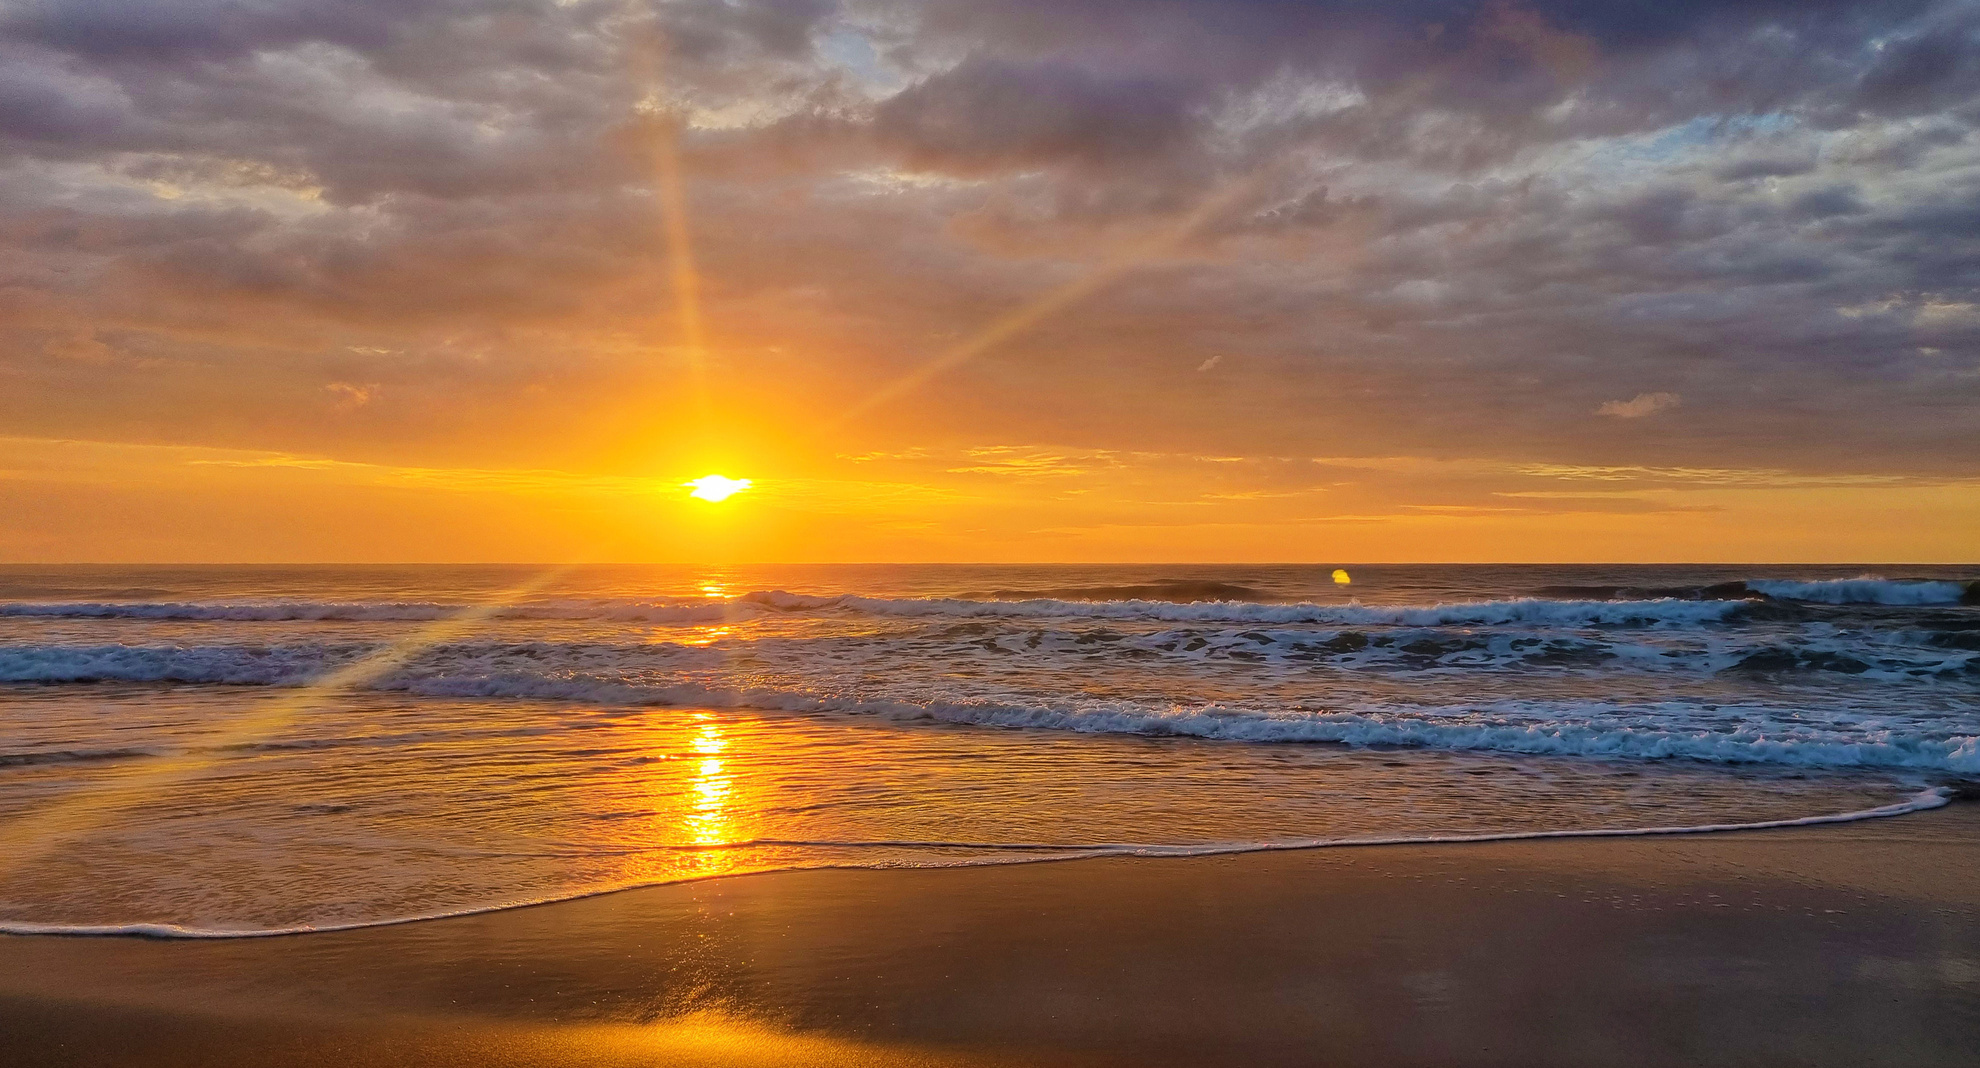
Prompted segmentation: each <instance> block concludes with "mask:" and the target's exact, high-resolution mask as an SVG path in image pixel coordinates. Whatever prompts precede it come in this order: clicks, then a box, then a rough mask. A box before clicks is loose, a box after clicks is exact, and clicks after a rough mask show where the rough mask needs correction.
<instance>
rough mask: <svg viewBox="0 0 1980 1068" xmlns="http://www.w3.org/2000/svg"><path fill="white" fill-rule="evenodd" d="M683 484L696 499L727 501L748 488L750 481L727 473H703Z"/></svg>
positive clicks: (689, 494)
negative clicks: (729, 475) (731, 476)
mask: <svg viewBox="0 0 1980 1068" xmlns="http://www.w3.org/2000/svg"><path fill="white" fill-rule="evenodd" d="M681 485H682V486H685V487H687V490H688V496H690V497H693V498H694V499H695V500H698V501H726V500H728V499H729V498H731V497H733V496H735V495H736V494H738V493H741V492H742V491H744V490H746V489H748V488H749V486H750V482H749V479H746V478H730V477H728V476H727V475H703V476H701V477H700V478H697V479H693V480H691V481H688V482H683V483H681Z"/></svg>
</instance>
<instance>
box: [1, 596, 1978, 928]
mask: <svg viewBox="0 0 1980 1068" xmlns="http://www.w3.org/2000/svg"><path fill="white" fill-rule="evenodd" d="M1976 575H1980V568H1975V567H1963V568H1962V567H1925V566H1912V565H1904V566H1870V565H1855V566H1848V567H1808V566H1763V565H1739V566H1685V565H1669V566H1663V565H1660V566H1526V565H1522V566H1473V565H1448V566H1396V565H1382V566H1372V565H1371V566H1356V565H1322V566H1269V567H1268V566H1207V565H1204V566H1198V565H1192V566H1180V565H1178V566H1163V567H1154V566H947V565H944V566H922V565H912V566H911V565H900V566H879V565H874V566H814V567H760V568H750V567H740V568H704V569H689V568H679V567H657V566H656V567H633V566H623V567H620V566H614V567H583V568H544V567H526V566H500V567H497V566H473V567H469V566H446V567H440V566H417V567H415V566H395V567H380V566H370V567H357V566H315V567H272V566H270V567H245V566H226V567H221V566H213V567H121V566H118V567H113V566H45V567H27V566H11V567H6V568H4V569H0V847H3V848H0V930H5V931H14V932H63V933H130V934H149V935H156V936H179V937H240V936H252V935H265V934H278V933H293V932H301V931H309V930H323V929H333V928H347V927H354V926H367V925H375V924H387V923H398V922H405V921H409V920H416V919H422V918H431V917H438V916H446V915H457V914H462V913H468V912H477V911H485V910H490V909H499V908H508V907H515V906H519V905H526V904H532V903H538V902H544V901H552V900H560V899H565V898H571V897H577V896H583V895H588V894H596V893H602V892H607V891H612V890H618V889H624V888H629V887H634V886H643V885H651V884H656V883H664V882H671V881H678V880H684V879H695V878H705V877H709V876H716V875H733V874H741V873H746V872H756V871H771V870H782V869H791V868H816V867H835V866H838V867H886V866H911V865H922V866H927V865H965V864H994V863H1014V862H1025V861H1039V860H1059V859H1069V858H1075V857H1085V856H1095V855H1109V854H1146V855H1184V854H1194V853H1217V852H1230V851H1241V850H1256V849H1275V848H1311V847H1316V846H1347V845H1358V844H1365V843H1371V842H1383V841H1395V840H1411V841H1421V840H1441V839H1452V838H1460V839H1462V838H1475V837H1496V836H1507V837H1518V836H1533V835H1559V834H1592V833H1601V834H1608V833H1671V832H1681V831H1686V830H1697V829H1711V828H1718V827H1724V826H1728V825H1748V824H1768V823H1778V822H1799V821H1810V820H1816V821H1821V820H1831V819H1858V818H1872V817H1878V816H1887V815H1894V814H1901V813H1903V812H1906V811H1913V810H1916V809H1919V808H1924V807H1932V806H1935V805H1938V804H1942V803H1944V800H1945V798H1946V797H1947V796H1949V792H1950V790H1951V789H1952V788H1953V786H1954V785H1956V784H1958V783H1960V782H1961V781H1962V780H1966V779H1971V778H1974V777H1980V586H1976V585H1975V584H1974V580H1975V577H1976ZM326 678H328V679H331V680H332V681H333V682H335V683H337V685H334V686H322V685H318V684H319V683H320V682H322V680H325V679H326Z"/></svg>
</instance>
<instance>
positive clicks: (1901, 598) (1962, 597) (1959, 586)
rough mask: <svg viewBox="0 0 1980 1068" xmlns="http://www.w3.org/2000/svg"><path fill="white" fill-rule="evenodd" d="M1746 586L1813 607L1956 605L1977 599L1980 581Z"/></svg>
mask: <svg viewBox="0 0 1980 1068" xmlns="http://www.w3.org/2000/svg"><path fill="white" fill-rule="evenodd" d="M1747 585H1748V586H1750V587H1752V588H1753V589H1755V590H1758V591H1759V592H1761V593H1764V594H1766V595H1767V596H1769V597H1775V598H1779V599H1781V600H1787V601H1810V602H1813V603H1816V604H1889V605H1924V604H1960V603H1962V602H1963V601H1964V602H1968V603H1971V602H1972V601H1973V600H1976V599H1980V596H1977V595H1976V591H1980V582H1940V581H1932V580H1925V579H1914V580H1906V579H1882V578H1874V577H1871V576H1864V577H1863V578H1853V579H1827V580H1823V581H1818V582H1790V581H1786V580H1774V579H1756V580H1752V581H1749V582H1747Z"/></svg>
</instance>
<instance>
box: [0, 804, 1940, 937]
mask: <svg viewBox="0 0 1980 1068" xmlns="http://www.w3.org/2000/svg"><path fill="white" fill-rule="evenodd" d="M1953 793H1954V791H1953V790H1952V788H1950V787H1944V786H1939V787H1932V788H1929V789H1926V790H1921V791H1919V792H1918V793H1915V794H1913V795H1911V796H1910V797H1907V798H1905V799H1904V800H1902V801H1897V802H1893V803H1891V804H1888V805H1878V806H1876V807H1874V808H1865V809H1856V810H1854V811H1850V812H1836V813H1823V814H1820V815H1814V816H1797V817H1793V818H1789V819H1778V820H1755V821H1752V822H1747V823H1703V824H1689V825H1682V826H1652V827H1577V828H1563V829H1558V830H1535V831H1499V832H1486V833H1481V834H1442V835H1438V834H1427V835H1392V836H1368V837H1357V838H1290V839H1280V840H1276V841H1265V842H1217V843H1209V844H1201V845H1169V844H1161V843H1124V842H1108V843H1095V844H1091V845H1079V844H1068V845H1060V844H1052V843H1021V842H1001V843H921V842H890V841H883V842H818V843H806V844H811V845H818V846H828V847H834V848H859V847H880V848H888V849H912V848H963V849H972V848H973V849H980V850H983V851H984V852H986V853H987V854H988V855H987V856H982V857H968V858H945V859H943V860H938V861H932V862H926V863H918V864H907V865H901V864H894V865H890V866H894V867H919V868H960V867H987V866H992V865H1003V864H1027V863H1030V864H1038V863H1054V862H1063V861H1069V860H1090V859H1093V858H1096V857H1208V856H1233V855H1239V854H1246V853H1273V852H1290V851H1292V850H1304V849H1368V848H1375V847H1380V846H1427V845H1475V844H1482V843H1487V842H1529V841H1544V840H1548V839H1558V838H1645V837H1662V836H1675V835H1697V834H1725V833H1729V832H1737V831H1770V830H1784V829H1788V828H1793V827H1820V826H1828V825H1832V824H1841V823H1860V822H1863V821H1865V820H1876V819H1891V818H1894V817H1897V816H1907V815H1911V814H1913V813H1917V812H1928V811H1931V810H1932V809H1936V808H1943V807H1945V806H1946V805H1948V804H1950V803H1951V802H1952V798H1953ZM806 867H808V868H809V869H811V870H818V869H848V868H851V869H860V868H865V867H869V865H862V864H857V863H843V862H842V863H831V864H819V865H809V866H806ZM785 870H795V869H792V868H776V869H770V871H785ZM768 873H769V872H766V871H760V870H756V871H750V872H747V873H735V874H750V875H764V874H768ZM725 877H733V875H730V876H722V875H715V876H690V877H688V878H673V879H655V880H646V881H638V882H632V883H626V884H620V885H613V886H604V887H599V888H596V889H590V890H581V891H577V892H574V893H567V894H558V895H551V896H544V897H536V898H529V899H526V900H516V901H504V902H500V903H496V904H490V905H479V906H470V907H468V908H461V909H452V910H448V911H438V912H427V913H419V914H415V915H409V916H392V917H385V918H380V919H375V920H358V921H354V922H349V923H334V924H298V925H294V926H287V927H260V928H241V927H195V926H190V925H181V924H170V923H121V924H78V923H48V922H33V921H26V920H7V921H0V934H11V935H42V936H56V937H69V938H88V937H93V938H153V939H172V940H221V939H241V938H282V937H293V936H296V935H306V934H332V933H335V932H339V931H357V930H366V929H370V928H375V927H399V926H404V925H406V924H411V923H431V922H434V921H436V920H449V919H459V918H461V917H464V916H483V915H487V914H489V913H494V912H506V911H509V910H511V909H519V908H531V907H535V906H540V905H549V904H554V903H557V902H561V901H575V900H580V899H583V898H591V897H601V896H603V895H605V894H617V893H624V892H626V891H628V890H641V889H647V888H650V887H656V886H667V885H673V884H678V883H683V882H698V881H705V880H707V879H711V878H725Z"/></svg>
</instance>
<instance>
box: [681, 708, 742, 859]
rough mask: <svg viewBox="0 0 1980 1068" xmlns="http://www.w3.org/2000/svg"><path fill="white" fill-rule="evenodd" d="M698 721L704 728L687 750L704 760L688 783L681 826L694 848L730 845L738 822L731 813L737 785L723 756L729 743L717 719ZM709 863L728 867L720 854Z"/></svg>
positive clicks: (689, 743) (709, 718)
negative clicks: (685, 805) (697, 846)
mask: <svg viewBox="0 0 1980 1068" xmlns="http://www.w3.org/2000/svg"><path fill="white" fill-rule="evenodd" d="M696 718H698V719H701V720H702V723H701V727H700V729H699V730H698V731H697V732H696V733H695V735H694V737H693V738H692V739H691V740H690V741H689V742H688V747H689V748H690V749H692V750H694V751H695V752H696V753H699V754H700V755H701V759H700V760H699V761H697V762H696V764H695V769H694V775H693V777H692V779H691V780H690V781H689V783H688V796H687V811H686V812H685V813H684V814H683V818H682V821H681V822H682V824H683V825H684V827H685V828H686V830H687V833H688V840H689V841H691V842H693V843H694V844H695V845H702V846H718V845H727V844H729V843H730V842H731V841H733V840H734V839H733V834H734V831H735V819H734V816H733V814H732V811H731V810H732V806H733V804H734V800H735V798H734V794H735V785H736V784H735V778H734V776H732V775H730V774H729V770H728V762H727V761H726V760H725V759H724V758H723V755H722V754H723V753H724V752H725V751H726V750H727V749H728V748H729V739H728V737H727V735H726V734H725V733H724V731H723V726H722V724H721V723H720V722H719V721H717V720H715V719H714V717H712V716H708V715H706V714H703V715H701V716H697V717H696ZM708 859H709V860H710V861H712V862H713V864H714V866H717V867H727V866H729V865H728V864H726V863H724V862H723V861H722V860H721V859H720V854H713V855H710V856H709V857H708ZM704 867H706V866H704Z"/></svg>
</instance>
